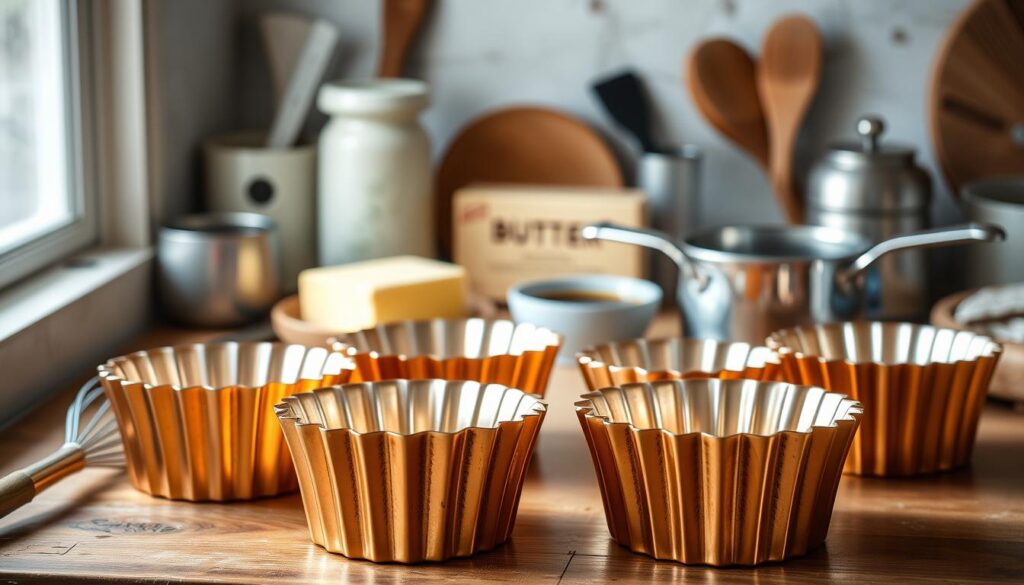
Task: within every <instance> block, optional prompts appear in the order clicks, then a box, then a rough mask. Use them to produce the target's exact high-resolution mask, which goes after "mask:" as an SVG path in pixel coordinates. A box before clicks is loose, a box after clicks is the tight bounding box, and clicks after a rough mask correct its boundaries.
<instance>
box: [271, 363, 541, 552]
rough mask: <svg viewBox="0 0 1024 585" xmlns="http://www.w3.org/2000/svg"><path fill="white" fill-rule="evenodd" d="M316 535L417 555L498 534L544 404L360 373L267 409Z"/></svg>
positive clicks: (478, 543) (345, 545)
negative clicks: (277, 424) (370, 378)
mask: <svg viewBox="0 0 1024 585" xmlns="http://www.w3.org/2000/svg"><path fill="white" fill-rule="evenodd" d="M275 410H276V412H277V416H278V418H279V420H280V421H281V426H282V427H283V428H284V433H285V437H286V438H287V441H288V447H289V449H290V450H291V454H292V457H293V459H294V460H295V469H296V471H297V472H298V477H299V486H300V489H301V492H302V504H303V507H304V508H305V510H306V519H307V521H308V522H309V533H310V537H311V538H312V540H313V542H314V543H316V544H318V545H320V546H322V547H324V548H326V549H327V550H329V551H331V552H334V553H340V554H343V555H345V556H347V557H351V558H358V559H369V560H371V561H376V562H400V563H415V562H420V561H440V560H444V559H447V558H450V557H459V556H466V555H471V554H473V553H475V552H478V551H482V550H487V549H490V548H493V547H495V546H497V545H499V544H501V543H503V542H505V541H506V540H507V539H508V537H509V536H510V535H511V533H512V526H513V524H514V522H515V517H516V510H517V509H518V507H519V495H520V493H521V491H522V487H523V480H524V479H525V477H526V469H527V467H528V466H529V463H530V457H531V455H532V453H533V445H534V442H535V441H536V439H537V432H538V430H539V429H540V425H541V422H542V421H543V420H544V413H545V406H544V403H542V402H540V401H539V400H538V399H537V398H536V397H535V396H533V395H530V394H526V393H524V392H522V391H520V390H516V389H511V388H507V387H505V386H501V385H498V384H480V383H478V382H472V381H448V380H439V379H430V380H387V381H383V382H363V383H359V384H347V385H343V386H335V387H333V388H323V389H320V390H315V391H313V392H308V393H302V394H296V395H293V396H290V397H287V398H285V399H284V401H283V402H282V403H281V404H279V405H278V406H277V407H276V408H275Z"/></svg>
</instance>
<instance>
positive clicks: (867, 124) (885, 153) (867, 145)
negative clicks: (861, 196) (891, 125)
mask: <svg viewBox="0 0 1024 585" xmlns="http://www.w3.org/2000/svg"><path fill="white" fill-rule="evenodd" d="M883 132H885V120H883V119H882V117H881V116H872V115H867V116H862V117H861V118H860V119H858V120H857V134H859V135H860V140H859V141H856V142H855V141H843V142H837V143H835V144H832V145H831V154H832V156H834V157H836V158H837V159H842V161H843V162H847V161H848V162H851V163H861V164H863V163H870V162H883V161H884V162H896V161H902V162H905V163H906V164H910V163H911V162H912V161H913V159H914V149H913V148H911V147H909V146H905V145H902V144H894V143H887V144H882V140H881V138H882V133H883Z"/></svg>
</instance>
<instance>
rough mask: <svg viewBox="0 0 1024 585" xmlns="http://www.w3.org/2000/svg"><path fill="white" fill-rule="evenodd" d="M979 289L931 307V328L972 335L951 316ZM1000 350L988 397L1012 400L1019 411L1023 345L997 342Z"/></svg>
mask: <svg viewBox="0 0 1024 585" xmlns="http://www.w3.org/2000/svg"><path fill="white" fill-rule="evenodd" d="M978 290H979V289H975V290H968V291H964V292H959V293H956V294H953V295H950V296H948V297H946V298H944V299H942V300H941V301H939V302H938V303H935V306H934V307H932V315H931V321H932V325H935V326H937V327H948V328H950V329H959V330H961V331H973V329H971V328H970V327H968V326H965V325H964V324H963V323H960V322H959V321H957V320H955V319H954V318H953V313H954V312H955V311H956V307H957V305H959V304H960V302H961V301H963V300H964V299H966V298H967V297H969V296H970V295H972V294H974V293H976V292H977V291H978ZM999 343H1000V345H1002V346H1003V355H1002V356H1001V357H1000V358H999V363H998V364H997V365H996V371H995V373H994V374H993V375H992V384H991V385H990V386H989V389H988V393H989V396H995V397H996V398H1002V399H1004V400H1012V401H1013V402H1016V403H1017V406H1018V408H1020V407H1024V343H1010V342H1007V341H999Z"/></svg>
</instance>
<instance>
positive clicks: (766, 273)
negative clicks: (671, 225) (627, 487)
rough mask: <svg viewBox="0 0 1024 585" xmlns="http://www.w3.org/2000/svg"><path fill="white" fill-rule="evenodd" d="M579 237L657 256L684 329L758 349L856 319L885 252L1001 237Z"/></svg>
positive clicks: (970, 228)
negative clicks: (776, 334) (669, 277)
mask: <svg viewBox="0 0 1024 585" xmlns="http://www.w3.org/2000/svg"><path fill="white" fill-rule="evenodd" d="M582 235H583V237H584V238H587V239H599V240H608V241H613V242H622V243H626V244H636V245H639V246H645V247H648V248H654V249H657V250H661V251H662V252H664V253H665V254H666V255H668V256H669V257H670V258H671V259H672V260H673V261H675V263H676V265H678V266H679V269H680V274H681V276H682V278H680V280H679V286H678V291H677V296H678V300H679V306H680V308H681V309H682V317H683V331H684V333H685V334H686V335H687V336H688V337H698V338H702V339H719V340H727V339H728V340H737V341H746V342H749V343H764V340H765V338H766V337H767V336H768V335H769V334H770V333H771V332H772V331H775V330H777V329H783V328H788V327H796V326H799V325H805V324H810V323H825V322H829V321H844V320H849V319H855V318H857V317H859V316H860V315H861V314H862V312H863V309H864V307H863V299H864V296H865V290H866V289H871V290H873V289H876V288H879V287H881V285H882V283H880V282H873V281H872V280H871V279H870V278H865V271H866V270H867V269H868V268H869V267H870V266H872V265H873V264H874V263H875V262H877V261H878V260H879V259H880V258H882V257H884V256H886V255H887V254H889V253H891V252H896V251H899V250H907V249H915V248H928V247H933V246H944V245H950V244H957V243H963V242H969V241H989V242H992V241H998V240H1002V239H1003V237H1004V236H1003V232H1002V230H1001V229H1000V228H998V227H996V226H992V225H985V224H966V225H962V226H953V227H947V228H940V229H934V230H926V231H921V232H915V233H913V234H907V235H902V236H897V237H894V238H890V239H888V240H884V241H882V242H880V243H878V244H875V245H874V246H872V243H871V241H870V240H868V239H867V238H865V237H864V236H861V235H859V234H856V233H854V232H848V231H844V230H837V229H831V228H826V227H820V226H807V225H800V226H786V225H778V226H728V227H722V228H715V229H711V230H706V231H702V232H699V233H697V234H694V235H693V236H691V237H689V238H686V239H685V240H684V241H683V242H682V243H681V244H677V243H675V242H673V241H672V240H671V239H670V238H668V237H667V236H666V235H665V234H663V233H661V232H657V231H653V230H642V229H634V228H628V227H623V226H618V225H614V224H611V223H599V224H594V225H589V226H587V227H585V228H584V229H583V231H582ZM868 276H870V275H868Z"/></svg>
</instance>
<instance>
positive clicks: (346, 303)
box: [299, 256, 466, 333]
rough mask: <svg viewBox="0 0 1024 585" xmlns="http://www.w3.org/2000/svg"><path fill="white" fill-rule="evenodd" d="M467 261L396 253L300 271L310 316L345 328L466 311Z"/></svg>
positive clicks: (305, 312) (302, 299) (302, 300)
mask: <svg viewBox="0 0 1024 585" xmlns="http://www.w3.org/2000/svg"><path fill="white" fill-rule="evenodd" d="M465 291H466V273H465V271H464V270H463V269H462V267H461V266H456V265H454V264H449V263H447V262H439V261H437V260H430V259H427V258H420V257H418V256H395V257H393V258H381V259H379V260H367V261H364V262H354V263H351V264H342V265H339V266H324V267H321V268H310V269H308V270H303V271H302V272H301V273H300V274H299V309H300V312H301V314H302V319H303V320H304V321H309V322H311V323H315V324H317V325H320V326H322V327H325V328H328V329H331V330H333V331H338V332H340V333H343V332H350V331H359V330H360V329H366V328H369V327H374V326H376V325H378V324H380V323H387V322H389V321H398V320H402V319H432V318H435V317H441V318H459V317H465V316H466V292H465Z"/></svg>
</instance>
